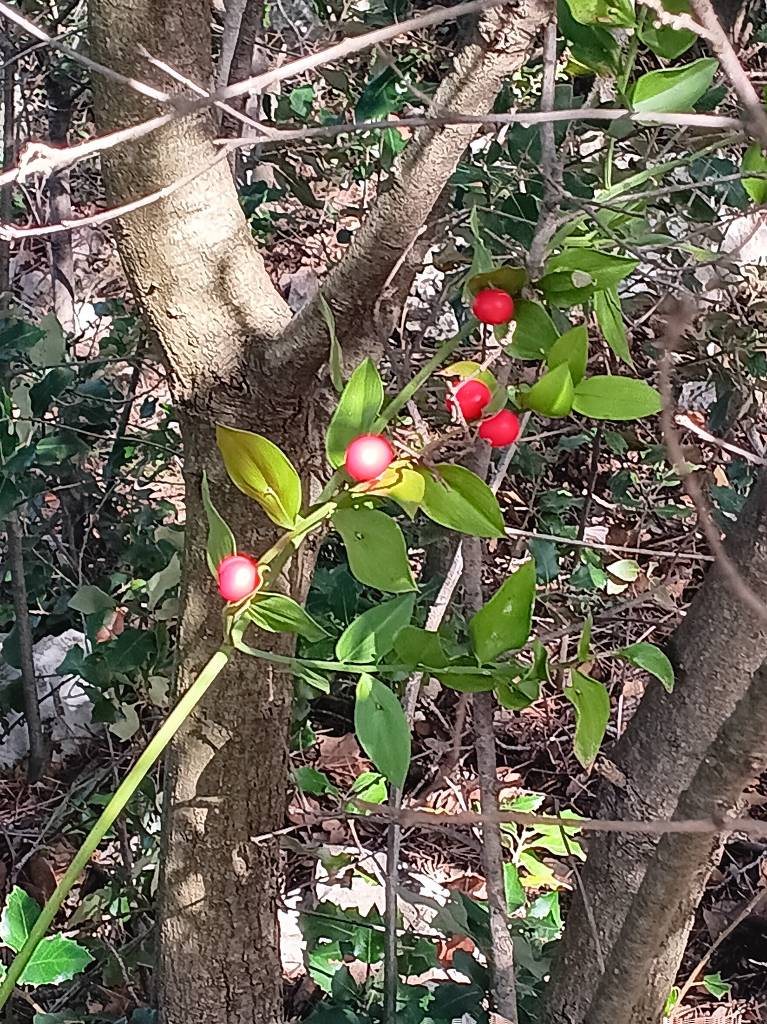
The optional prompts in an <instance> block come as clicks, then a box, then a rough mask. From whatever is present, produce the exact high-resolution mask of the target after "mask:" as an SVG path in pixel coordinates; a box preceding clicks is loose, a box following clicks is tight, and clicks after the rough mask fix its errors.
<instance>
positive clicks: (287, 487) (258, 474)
mask: <svg viewBox="0 0 767 1024" xmlns="http://www.w3.org/2000/svg"><path fill="white" fill-rule="evenodd" d="M216 440H217V442H218V447H219V449H220V450H221V455H222V456H223V459H224V465H225V466H226V471H227V473H228V474H229V476H230V478H231V480H232V483H233V484H234V485H235V487H237V488H238V489H239V490H241V491H242V492H243V494H247V495H248V497H249V498H254V499H255V500H256V501H257V502H258V503H259V505H260V506H261V508H263V510H264V512H266V514H267V515H268V516H269V518H270V519H271V520H272V522H274V523H276V524H277V525H278V526H283V527H285V528H286V529H291V528H292V527H293V526H295V524H296V520H297V519H298V515H299V512H300V511H301V480H300V479H299V476H298V473H297V472H296V469H295V467H294V466H293V464H292V462H291V461H290V459H288V457H287V456H286V455H285V454H284V453H283V452H281V451H280V449H279V448H278V447H277V445H276V444H272V442H271V441H270V440H269V439H268V438H266V437H262V435H261V434H252V433H250V431H248V430H236V429H235V428H234V427H224V426H221V425H219V426H217V427H216Z"/></svg>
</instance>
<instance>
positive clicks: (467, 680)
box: [434, 658, 499, 693]
mask: <svg viewBox="0 0 767 1024" xmlns="http://www.w3.org/2000/svg"><path fill="white" fill-rule="evenodd" d="M464 665H465V667H466V671H465V672H464V671H456V670H457V669H462V668H463V667H464ZM448 667H449V668H450V670H451V671H450V672H445V671H444V670H440V671H438V672H435V673H434V675H435V676H436V678H437V679H439V681H440V682H441V683H442V685H443V686H447V688H448V689H449V690H457V691H458V693H489V692H490V691H491V690H494V689H495V687H496V686H498V685H499V680H498V679H496V678H495V676H492V675H481V674H480V673H479V672H478V671H477V669H476V663H475V664H474V665H472V663H471V662H470V660H469V659H468V658H456V659H455V660H453V661H451V662H450V665H449V666H448ZM472 668H473V669H474V671H473V672H472Z"/></svg>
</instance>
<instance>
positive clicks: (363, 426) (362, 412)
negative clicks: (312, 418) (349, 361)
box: [325, 359, 384, 469]
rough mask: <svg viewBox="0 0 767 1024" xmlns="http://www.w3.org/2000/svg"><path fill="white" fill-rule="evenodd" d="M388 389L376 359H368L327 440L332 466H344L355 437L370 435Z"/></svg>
mask: <svg viewBox="0 0 767 1024" xmlns="http://www.w3.org/2000/svg"><path fill="white" fill-rule="evenodd" d="M383 400H384V388H383V384H382V383H381V376H380V374H379V373H378V370H377V368H376V365H375V363H374V362H373V361H372V359H364V360H363V361H362V362H361V363H360V365H359V366H358V367H357V369H356V370H355V371H354V373H353V374H352V375H351V377H350V378H349V382H348V384H347V385H346V387H345V388H344V390H343V392H342V393H341V397H340V398H339V400H338V405H337V406H336V410H335V412H334V413H333V416H332V418H331V420H330V425H329V426H328V432H327V435H326V437H325V450H326V452H327V456H328V462H329V463H330V465H331V466H333V468H334V469H338V467H339V466H341V465H343V461H344V457H345V455H346V449H347V448H348V447H349V444H350V443H351V442H352V441H353V440H354V438H355V437H359V436H360V434H367V433H369V432H370V429H371V428H372V426H373V424H374V423H375V420H376V418H377V416H378V414H379V412H380V411H381V406H382V405H383Z"/></svg>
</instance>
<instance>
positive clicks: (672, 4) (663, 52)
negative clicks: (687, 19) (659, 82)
mask: <svg viewBox="0 0 767 1024" xmlns="http://www.w3.org/2000/svg"><path fill="white" fill-rule="evenodd" d="M663 6H664V8H665V9H666V10H667V11H668V12H669V13H670V14H689V13H690V4H689V2H688V0H663ZM639 38H640V39H641V40H642V42H643V43H644V44H645V46H649V47H650V49H651V50H652V51H653V53H656V54H657V55H658V56H659V57H663V59H664V60H676V59H677V57H681V56H682V54H683V53H685V51H687V50H689V49H690V47H691V46H692V45H693V43H694V42H695V40H696V39H697V38H698V37H697V35H696V34H695V32H691V31H690V30H689V29H686V28H681V29H680V28H671V27H670V26H669V25H663V24H661V22H659V21H657V20H656V19H655V18H653V17H652V15H651V16H650V17H649V18H647V19H646V20H645V21H644V22H642V23H641V24H640V27H639Z"/></svg>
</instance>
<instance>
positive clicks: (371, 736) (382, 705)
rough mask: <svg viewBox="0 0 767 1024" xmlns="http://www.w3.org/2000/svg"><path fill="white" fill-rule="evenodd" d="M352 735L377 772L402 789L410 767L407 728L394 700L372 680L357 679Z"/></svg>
mask: <svg viewBox="0 0 767 1024" xmlns="http://www.w3.org/2000/svg"><path fill="white" fill-rule="evenodd" d="M354 731H355V733H356V734H357V739H358V740H359V743H360V746H361V747H362V749H363V750H364V751H365V753H366V754H367V756H368V757H369V758H370V760H371V761H372V762H373V764H374V765H375V767H376V768H377V769H378V771H379V772H380V773H381V774H382V775H384V776H385V777H386V778H387V779H388V780H389V782H391V783H392V784H393V785H395V786H396V787H397V788H398V789H402V787H403V786H404V784H405V779H406V778H407V772H408V768H409V767H410V727H409V726H408V723H407V718H406V717H405V712H404V711H403V710H402V705H401V704H400V702H399V701H398V700H397V698H396V696H395V695H394V694H393V693H392V691H391V690H390V689H389V687H388V686H384V684H383V683H381V682H379V680H378V679H375V678H374V677H373V676H369V675H363V676H360V679H359V682H358V683H357V699H356V701H355V704H354Z"/></svg>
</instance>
